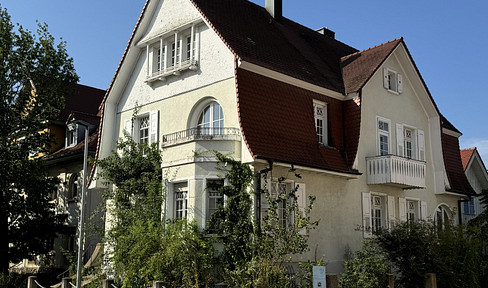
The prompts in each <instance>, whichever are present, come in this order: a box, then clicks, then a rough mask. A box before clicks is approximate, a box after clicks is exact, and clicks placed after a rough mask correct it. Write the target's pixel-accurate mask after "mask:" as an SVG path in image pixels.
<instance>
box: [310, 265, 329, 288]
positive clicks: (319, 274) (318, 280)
mask: <svg viewBox="0 0 488 288" xmlns="http://www.w3.org/2000/svg"><path fill="white" fill-rule="evenodd" d="M312 272H313V288H326V284H325V266H313V270H312Z"/></svg>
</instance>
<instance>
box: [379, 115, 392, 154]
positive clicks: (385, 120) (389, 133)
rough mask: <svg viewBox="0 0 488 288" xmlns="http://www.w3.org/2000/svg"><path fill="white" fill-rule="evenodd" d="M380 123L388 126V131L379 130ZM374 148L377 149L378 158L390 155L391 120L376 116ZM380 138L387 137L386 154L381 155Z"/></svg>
mask: <svg viewBox="0 0 488 288" xmlns="http://www.w3.org/2000/svg"><path fill="white" fill-rule="evenodd" d="M380 122H383V123H386V124H388V131H386V130H384V129H380ZM376 135H377V136H376V147H377V153H378V155H379V156H386V155H391V154H392V153H391V120H390V119H387V118H384V117H381V116H376ZM381 136H384V137H387V139H388V153H386V154H384V153H383V154H382V149H381V143H382V142H381Z"/></svg>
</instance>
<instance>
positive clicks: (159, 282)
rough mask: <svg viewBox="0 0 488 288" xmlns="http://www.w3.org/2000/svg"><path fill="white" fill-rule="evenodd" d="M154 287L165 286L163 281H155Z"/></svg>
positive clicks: (160, 287)
mask: <svg viewBox="0 0 488 288" xmlns="http://www.w3.org/2000/svg"><path fill="white" fill-rule="evenodd" d="M153 288H165V287H164V286H163V281H154V282H153Z"/></svg>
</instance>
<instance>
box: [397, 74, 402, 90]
mask: <svg viewBox="0 0 488 288" xmlns="http://www.w3.org/2000/svg"><path fill="white" fill-rule="evenodd" d="M397 90H398V93H402V92H403V76H402V74H397Z"/></svg>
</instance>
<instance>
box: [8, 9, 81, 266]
mask: <svg viewBox="0 0 488 288" xmlns="http://www.w3.org/2000/svg"><path fill="white" fill-rule="evenodd" d="M14 28H15V25H14V24H12V22H11V20H10V16H9V14H8V13H7V11H6V10H5V9H2V7H0V97H1V100H0V175H2V177H0V233H1V234H2V237H0V273H1V272H6V271H7V269H8V263H9V262H16V261H19V260H20V259H22V258H27V257H29V256H32V255H34V254H40V253H45V252H47V251H49V250H50V249H51V248H52V247H51V239H52V238H53V237H54V236H55V232H56V229H58V228H59V225H57V223H60V219H57V218H56V217H55V214H54V209H53V208H54V207H53V205H52V204H50V203H49V200H50V199H49V197H48V194H49V193H50V192H53V191H55V189H56V183H57V179H55V178H52V177H47V175H46V170H45V169H44V166H43V165H44V163H43V161H42V159H39V158H37V159H32V157H30V156H33V155H35V154H36V153H42V152H46V151H47V150H48V149H49V148H50V145H51V143H52V140H53V137H52V136H51V135H50V134H49V133H47V132H46V131H45V129H46V128H47V124H48V123H49V122H50V121H52V120H55V119H56V117H57V116H58V115H59V111H60V109H61V108H62V107H63V105H64V96H65V95H66V93H67V91H68V89H69V87H70V84H72V83H75V82H76V81H77V80H78V77H77V76H76V73H75V70H74V67H73V60H72V59H71V58H69V56H68V54H67V52H66V44H65V42H60V43H58V44H56V41H55V39H54V37H52V36H51V35H50V34H49V32H48V30H47V25H45V24H44V25H41V24H39V28H38V30H37V35H35V34H33V33H31V32H29V31H27V30H25V29H23V28H22V27H21V26H19V27H18V30H17V31H15V29H14ZM42 131H43V132H42ZM9 243H11V244H12V245H9Z"/></svg>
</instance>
